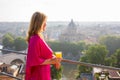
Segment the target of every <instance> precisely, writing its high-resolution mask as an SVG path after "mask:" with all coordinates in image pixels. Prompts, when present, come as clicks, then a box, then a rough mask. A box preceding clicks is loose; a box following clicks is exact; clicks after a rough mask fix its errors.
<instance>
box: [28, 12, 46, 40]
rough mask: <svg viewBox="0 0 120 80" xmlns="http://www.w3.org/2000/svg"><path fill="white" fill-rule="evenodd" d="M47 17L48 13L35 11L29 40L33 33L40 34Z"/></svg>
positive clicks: (29, 30) (30, 26) (29, 31)
mask: <svg viewBox="0 0 120 80" xmlns="http://www.w3.org/2000/svg"><path fill="white" fill-rule="evenodd" d="M45 19H46V15H45V14H43V13H40V12H35V13H34V14H33V15H32V18H31V22H30V25H29V29H28V33H27V38H26V40H27V42H29V39H30V37H31V36H32V35H35V34H38V33H39V32H40V30H41V27H42V25H43V22H44V21H45Z"/></svg>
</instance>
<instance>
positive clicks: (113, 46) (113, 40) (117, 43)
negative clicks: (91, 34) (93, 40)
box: [99, 36, 120, 56]
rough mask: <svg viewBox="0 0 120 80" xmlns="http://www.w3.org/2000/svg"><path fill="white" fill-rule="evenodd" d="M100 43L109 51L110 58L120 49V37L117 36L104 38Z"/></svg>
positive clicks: (101, 38)
mask: <svg viewBox="0 0 120 80" xmlns="http://www.w3.org/2000/svg"><path fill="white" fill-rule="evenodd" d="M99 43H100V44H103V45H105V46H106V47H107V49H108V50H109V56H110V55H111V54H113V53H114V52H115V51H116V50H117V49H119V48H120V37H117V36H102V37H100V39H99Z"/></svg>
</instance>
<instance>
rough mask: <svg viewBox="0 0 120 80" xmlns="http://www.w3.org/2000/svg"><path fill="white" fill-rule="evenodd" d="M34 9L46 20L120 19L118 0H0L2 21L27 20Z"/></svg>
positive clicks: (119, 0)
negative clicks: (43, 14) (41, 13)
mask: <svg viewBox="0 0 120 80" xmlns="http://www.w3.org/2000/svg"><path fill="white" fill-rule="evenodd" d="M35 11H41V12H43V13H45V14H46V15H47V16H48V21H70V20H71V19H73V20H74V21H120V0H0V21H2V22H3V21H9V22H13V21H22V22H26V21H27V22H29V21H30V18H31V16H32V14H33V13H34V12H35Z"/></svg>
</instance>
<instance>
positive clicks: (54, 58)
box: [41, 57, 61, 65]
mask: <svg viewBox="0 0 120 80" xmlns="http://www.w3.org/2000/svg"><path fill="white" fill-rule="evenodd" d="M60 62H61V58H56V57H53V58H51V59H46V60H45V61H44V62H43V63H42V64H41V65H46V64H60Z"/></svg>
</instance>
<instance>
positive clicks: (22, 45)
mask: <svg viewBox="0 0 120 80" xmlns="http://www.w3.org/2000/svg"><path fill="white" fill-rule="evenodd" d="M14 47H15V50H17V51H21V50H25V49H26V48H27V43H26V41H25V39H24V38H22V37H18V38H16V39H15V40H14Z"/></svg>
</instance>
